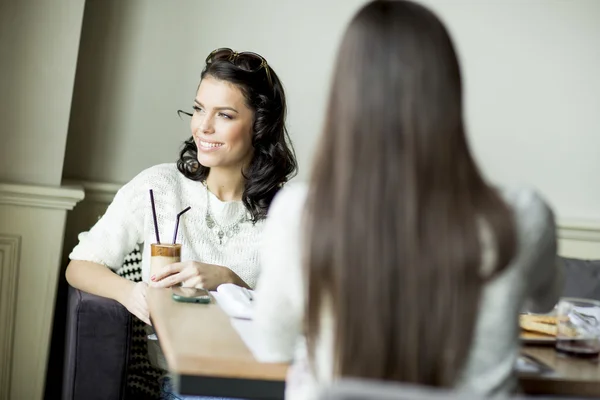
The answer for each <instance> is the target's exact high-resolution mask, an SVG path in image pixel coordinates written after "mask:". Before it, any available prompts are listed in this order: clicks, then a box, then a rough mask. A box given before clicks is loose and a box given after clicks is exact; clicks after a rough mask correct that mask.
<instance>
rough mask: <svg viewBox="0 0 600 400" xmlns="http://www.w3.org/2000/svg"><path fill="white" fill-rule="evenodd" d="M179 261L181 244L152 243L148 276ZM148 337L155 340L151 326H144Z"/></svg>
mask: <svg viewBox="0 0 600 400" xmlns="http://www.w3.org/2000/svg"><path fill="white" fill-rule="evenodd" d="M178 262H181V244H166V243H161V244H158V243H152V244H151V245H150V276H154V275H156V274H157V273H159V272H160V270H161V269H163V268H164V267H166V266H167V265H169V264H173V263H178ZM146 332H147V333H148V339H150V340H157V337H156V333H155V332H154V329H153V328H152V327H151V326H147V327H146Z"/></svg>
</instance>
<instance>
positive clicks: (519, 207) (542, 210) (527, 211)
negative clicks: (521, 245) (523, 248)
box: [501, 186, 556, 236]
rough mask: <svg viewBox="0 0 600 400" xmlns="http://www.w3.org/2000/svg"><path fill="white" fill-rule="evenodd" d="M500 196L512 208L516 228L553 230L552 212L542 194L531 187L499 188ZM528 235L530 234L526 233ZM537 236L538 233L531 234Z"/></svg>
mask: <svg viewBox="0 0 600 400" xmlns="http://www.w3.org/2000/svg"><path fill="white" fill-rule="evenodd" d="M501 194H502V198H503V199H504V201H506V203H507V204H508V205H509V206H510V208H511V209H512V210H513V213H514V218H515V224H516V227H517V230H518V231H520V232H521V233H524V232H527V233H532V232H536V231H537V232H539V236H542V235H544V234H545V233H546V232H552V233H554V231H555V228H556V227H555V221H554V213H553V211H552V208H551V207H550V205H549V204H548V202H547V201H546V200H545V198H544V197H543V196H542V194H541V193H540V192H539V191H538V190H536V189H534V188H532V187H525V186H520V187H510V188H503V189H501ZM527 236H530V235H527ZM533 236H538V235H533Z"/></svg>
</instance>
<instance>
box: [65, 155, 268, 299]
mask: <svg viewBox="0 0 600 400" xmlns="http://www.w3.org/2000/svg"><path fill="white" fill-rule="evenodd" d="M150 189H152V190H153V192H154V200H155V204H156V214H157V220H158V227H159V233H160V240H161V242H163V243H171V242H172V240H173V233H174V229H175V221H176V216H177V213H179V212H180V211H182V210H183V209H185V208H186V207H187V206H191V207H192V208H191V210H190V211H188V212H186V213H185V214H183V216H182V217H181V220H180V222H179V233H178V235H177V242H178V243H181V244H182V250H181V260H182V261H187V260H192V261H199V262H204V263H208V264H216V265H222V266H225V267H228V268H230V269H231V270H232V271H233V272H235V273H236V274H238V275H239V276H240V278H242V279H243V280H244V282H246V283H247V284H248V285H249V286H250V287H252V288H253V287H254V286H255V285H256V281H257V278H258V272H259V261H258V252H259V245H260V238H261V232H262V229H263V225H264V222H263V221H259V222H257V223H256V224H255V225H253V224H252V222H250V221H248V220H247V221H245V222H243V223H241V224H240V225H239V228H240V229H239V231H238V233H236V234H235V235H233V236H232V237H224V238H223V241H222V244H220V243H219V238H218V236H217V228H216V227H214V228H213V229H209V228H208V226H207V224H206V221H205V217H206V211H207V199H208V200H209V201H210V210H211V213H212V215H213V217H214V219H215V220H216V222H217V223H218V224H219V225H221V226H222V227H227V226H228V225H230V224H233V223H235V222H236V221H237V220H239V219H240V217H241V215H242V213H244V212H246V209H245V207H244V205H243V203H242V202H241V201H233V202H222V201H220V200H219V199H218V198H217V197H216V196H214V195H213V194H212V193H210V192H207V189H206V187H205V186H204V185H203V184H202V183H201V182H197V181H192V180H190V179H188V178H186V177H185V176H183V174H181V173H180V172H179V171H178V170H177V166H176V165H175V164H162V165H157V166H154V167H151V168H148V169H147V170H145V171H143V172H141V173H140V174H139V175H137V176H136V177H135V178H133V179H132V180H131V181H130V182H129V183H127V184H126V185H125V186H123V187H122V188H121V189H120V190H119V191H118V192H117V195H116V196H115V198H114V200H113V202H112V203H111V205H110V206H109V207H108V209H107V210H106V213H105V214H104V216H102V218H100V220H99V221H98V222H97V223H96V225H94V226H93V227H92V229H91V230H90V231H89V232H84V233H82V234H80V236H79V244H78V245H77V246H76V247H75V248H74V249H73V251H72V252H71V254H70V255H69V257H70V258H71V260H84V261H92V262H95V263H98V264H104V265H106V266H108V267H109V268H111V269H113V270H117V269H118V268H119V267H120V266H121V265H122V264H123V259H124V257H125V256H126V255H127V254H128V253H129V252H131V251H132V250H133V248H134V246H135V244H136V243H137V244H143V243H155V242H156V238H155V233H154V223H153V219H152V207H151V203H150V194H149V190H150ZM149 271H150V246H143V252H142V278H143V280H144V281H146V282H147V281H148V279H149Z"/></svg>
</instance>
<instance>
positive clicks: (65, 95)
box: [0, 0, 85, 186]
mask: <svg viewBox="0 0 600 400" xmlns="http://www.w3.org/2000/svg"><path fill="white" fill-rule="evenodd" d="M84 2H85V0H60V1H52V0H41V1H40V0H37V1H36V0H19V1H5V0H2V1H0V182H2V181H4V182H13V183H27V184H39V185H48V186H56V185H60V182H61V177H62V172H63V159H64V154H65V146H66V141H67V130H68V123H69V114H70V112H71V97H72V94H73V83H74V78H75V66H76V62H77V51H78V49H79V36H80V32H81V22H82V17H83V8H84Z"/></svg>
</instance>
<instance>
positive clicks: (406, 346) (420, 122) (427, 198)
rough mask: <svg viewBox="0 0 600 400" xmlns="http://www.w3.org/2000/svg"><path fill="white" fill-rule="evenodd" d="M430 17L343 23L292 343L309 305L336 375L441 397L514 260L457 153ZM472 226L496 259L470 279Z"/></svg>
mask: <svg viewBox="0 0 600 400" xmlns="http://www.w3.org/2000/svg"><path fill="white" fill-rule="evenodd" d="M462 104H463V103H462V84H461V77H460V70H459V65H458V60H457V57H456V54H455V52H454V48H453V45H452V42H451V39H450V37H449V35H448V33H447V31H446V29H445V28H444V26H443V24H442V23H441V22H440V21H439V20H438V18H437V17H436V16H435V15H434V14H433V13H432V12H430V11H429V10H427V9H426V8H424V7H422V6H420V5H417V4H415V3H412V2H409V1H374V2H371V3H369V4H367V5H366V6H365V7H363V8H362V9H361V10H360V11H359V12H358V14H357V15H356V16H355V17H354V19H353V20H352V22H351V23H350V26H349V27H348V29H347V31H346V33H345V36H344V38H343V41H342V44H341V47H340V49H339V53H338V56H337V61H336V66H335V68H334V73H333V86H332V90H331V95H330V99H329V106H328V112H327V115H326V121H325V125H324V132H323V134H322V136H321V139H320V141H319V144H318V146H319V151H318V154H317V158H316V160H315V165H314V170H313V173H312V177H311V186H310V187H311V189H310V191H309V195H308V202H307V208H306V214H305V217H306V218H305V223H306V225H305V228H306V229H305V235H306V236H305V240H304V243H305V246H306V247H305V255H306V257H305V261H304V262H305V268H306V273H307V275H308V276H307V280H308V293H307V294H308V302H307V310H306V312H307V320H306V333H307V339H308V345H309V352H310V354H311V355H312V359H313V360H314V355H315V354H314V352H315V347H316V341H317V339H318V337H319V330H320V316H321V313H322V311H323V307H324V306H325V307H331V311H332V312H333V316H334V322H335V336H334V343H335V349H334V366H335V374H336V375H339V376H351V377H363V378H374V379H386V380H396V381H403V382H411V383H418V384H426V385H434V386H451V385H453V383H455V381H456V379H457V376H458V374H459V373H460V370H461V367H463V366H464V364H465V361H466V359H467V356H468V351H469V348H470V346H471V338H472V336H473V331H474V326H475V321H476V316H477V313H478V307H479V298H480V294H481V291H482V287H483V285H484V283H485V282H486V280H487V279H492V278H493V277H494V276H495V274H497V273H498V272H500V271H502V270H503V269H504V268H505V267H506V265H507V264H508V263H509V262H510V260H511V259H512V257H513V255H514V252H515V246H516V244H515V228H514V223H513V218H512V213H511V211H510V210H509V208H508V206H507V205H506V204H505V203H504V202H503V200H502V199H501V197H500V196H499V194H498V193H497V192H496V191H495V190H494V189H493V188H491V187H490V186H488V184H486V182H485V181H484V179H483V177H482V175H481V174H480V172H479V170H478V168H477V165H476V164H475V161H474V159H473V157H472V155H471V153H470V151H469V147H468V144H467V140H466V137H465V129H464V124H463V118H462V114H463V106H462ZM482 225H485V227H486V228H487V229H488V232H489V233H491V234H492V237H493V244H494V247H495V249H496V251H497V257H496V259H495V263H494V265H493V268H494V270H493V272H492V274H491V275H487V276H486V275H485V274H484V273H483V272H482V271H481V268H482V246H481V244H480V240H481V232H482V229H481V228H482Z"/></svg>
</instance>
